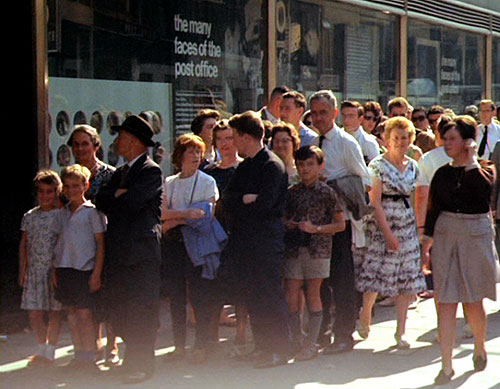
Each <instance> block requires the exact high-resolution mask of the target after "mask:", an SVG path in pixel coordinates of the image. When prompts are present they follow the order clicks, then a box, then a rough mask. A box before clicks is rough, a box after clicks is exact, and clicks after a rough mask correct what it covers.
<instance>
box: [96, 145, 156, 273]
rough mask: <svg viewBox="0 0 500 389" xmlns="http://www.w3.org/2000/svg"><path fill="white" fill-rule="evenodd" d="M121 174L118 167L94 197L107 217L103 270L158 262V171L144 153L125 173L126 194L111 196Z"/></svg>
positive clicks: (122, 170) (120, 178) (122, 172)
mask: <svg viewBox="0 0 500 389" xmlns="http://www.w3.org/2000/svg"><path fill="white" fill-rule="evenodd" d="M123 174H124V167H123V166H122V167H120V168H118V169H117V170H116V172H115V173H114V174H113V176H112V177H111V180H110V181H109V182H108V183H107V184H106V185H105V186H104V187H102V188H101V190H100V191H99V193H98V194H97V197H96V206H97V209H99V210H101V211H102V212H104V213H105V214H106V216H107V218H108V229H107V233H106V269H107V271H110V272H112V271H113V269H114V268H116V267H117V266H130V265H135V264H138V263H140V262H148V261H149V262H153V263H159V262H160V255H161V254H160V235H161V222H160V216H161V195H162V190H163V189H162V188H163V186H162V184H163V182H162V172H161V169H160V167H159V166H158V165H157V164H156V163H155V162H153V161H152V160H151V159H150V158H149V156H148V155H147V154H144V155H142V156H141V157H139V159H138V160H137V161H135V163H134V164H133V165H132V167H130V169H129V171H128V173H127V174H126V179H125V184H124V185H122V186H121V187H122V188H125V189H127V192H126V193H124V194H122V195H121V196H119V197H115V192H116V190H117V189H118V188H119V187H120V182H121V180H122V176H123Z"/></svg>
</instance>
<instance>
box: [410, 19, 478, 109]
mask: <svg viewBox="0 0 500 389" xmlns="http://www.w3.org/2000/svg"><path fill="white" fill-rule="evenodd" d="M483 43H484V38H483V37H482V36H481V35H477V34H472V33H468V32H464V31H460V30H454V29H450V28H447V27H443V26H437V25H433V24H428V23H424V22H420V21H416V20H409V21H408V99H409V101H410V103H412V104H413V105H414V106H421V105H423V106H426V107H428V106H430V105H433V104H440V105H442V106H443V107H445V108H450V109H452V110H453V111H454V112H455V113H457V114H461V113H463V111H464V108H465V107H466V106H467V105H469V104H478V102H479V101H480V100H481V94H482V90H483V79H484V75H483V64H484V58H485V57H484V44H483Z"/></svg>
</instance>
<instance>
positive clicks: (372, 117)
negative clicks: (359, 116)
mask: <svg viewBox="0 0 500 389" xmlns="http://www.w3.org/2000/svg"><path fill="white" fill-rule="evenodd" d="M363 117H364V118H365V119H366V120H371V121H372V122H376V121H377V120H378V116H367V115H363Z"/></svg>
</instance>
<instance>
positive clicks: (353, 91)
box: [276, 0, 398, 105]
mask: <svg viewBox="0 0 500 389" xmlns="http://www.w3.org/2000/svg"><path fill="white" fill-rule="evenodd" d="M276 30H277V45H276V46H277V61H278V69H277V76H278V83H279V84H286V85H288V86H289V87H291V88H293V89H297V90H299V91H301V92H303V93H305V94H306V95H309V94H310V93H312V92H314V91H316V90H318V89H331V90H333V91H334V92H335V94H336V95H337V97H338V98H339V99H353V100H358V101H360V102H364V101H367V100H376V101H379V102H381V103H382V104H383V105H385V104H386V103H387V101H388V100H389V99H390V98H392V97H393V96H394V95H395V93H396V78H397V47H398V46H397V42H398V41H397V39H398V38H397V37H398V33H397V17H396V16H394V15H387V14H385V13H382V12H376V11H371V10H367V9H364V8H360V7H354V6H348V5H342V4H339V3H337V2H326V1H325V2H321V3H318V2H306V1H298V0H290V1H286V0H278V1H277V23H276Z"/></svg>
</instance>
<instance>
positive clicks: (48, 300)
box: [21, 207, 61, 311]
mask: <svg viewBox="0 0 500 389" xmlns="http://www.w3.org/2000/svg"><path fill="white" fill-rule="evenodd" d="M57 212H58V211H57V210H52V211H42V210H41V209H40V208H39V207H35V208H33V209H32V210H30V211H28V212H27V213H26V214H25V215H24V217H23V219H22V222H21V230H22V231H24V232H25V233H26V236H27V246H26V249H27V250H26V251H27V257H28V263H27V268H26V277H25V282H24V288H23V294H22V300H21V309H27V310H43V311H49V310H60V309H61V303H59V301H57V300H56V299H55V298H54V291H53V288H52V263H53V261H54V248H55V246H56V242H57V234H56V233H55V232H54V231H53V223H54V219H55V218H56V217H57Z"/></svg>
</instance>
